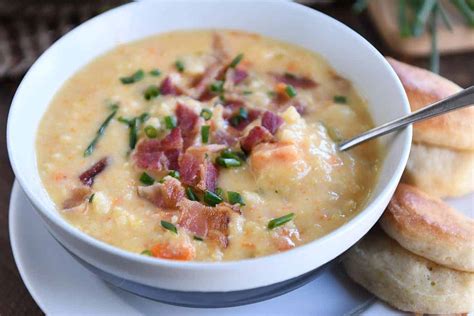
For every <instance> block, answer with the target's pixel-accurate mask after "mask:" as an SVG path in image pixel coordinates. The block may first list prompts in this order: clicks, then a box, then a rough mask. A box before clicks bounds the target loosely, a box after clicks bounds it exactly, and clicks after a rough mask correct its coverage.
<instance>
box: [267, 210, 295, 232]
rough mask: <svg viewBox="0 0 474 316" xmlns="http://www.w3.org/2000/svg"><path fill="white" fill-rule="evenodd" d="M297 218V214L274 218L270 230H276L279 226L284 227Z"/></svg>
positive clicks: (269, 224)
mask: <svg viewBox="0 0 474 316" xmlns="http://www.w3.org/2000/svg"><path fill="white" fill-rule="evenodd" d="M294 217H295V213H290V214H286V215H284V216H282V217H278V218H274V219H272V220H271V221H269V222H268V226H267V227H268V229H274V228H276V227H278V226H281V225H284V224H286V223H288V222H289V221H291V220H292V219H293V218H294Z"/></svg>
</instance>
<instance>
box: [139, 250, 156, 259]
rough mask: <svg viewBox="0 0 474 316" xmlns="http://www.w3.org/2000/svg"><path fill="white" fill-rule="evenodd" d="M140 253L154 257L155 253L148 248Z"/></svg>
mask: <svg viewBox="0 0 474 316" xmlns="http://www.w3.org/2000/svg"><path fill="white" fill-rule="evenodd" d="M140 254H141V255H144V256H150V257H153V254H152V253H151V251H150V250H148V249H145V250H143V251H142V252H140Z"/></svg>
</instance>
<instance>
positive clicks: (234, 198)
mask: <svg viewBox="0 0 474 316" xmlns="http://www.w3.org/2000/svg"><path fill="white" fill-rule="evenodd" d="M227 199H228V200H229V203H230V204H240V205H245V203H244V200H243V199H242V196H241V195H240V194H239V193H237V192H233V191H227Z"/></svg>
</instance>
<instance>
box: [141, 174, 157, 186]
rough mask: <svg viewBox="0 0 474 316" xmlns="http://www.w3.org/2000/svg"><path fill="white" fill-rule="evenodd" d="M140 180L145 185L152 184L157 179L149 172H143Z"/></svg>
mask: <svg viewBox="0 0 474 316" xmlns="http://www.w3.org/2000/svg"><path fill="white" fill-rule="evenodd" d="M140 182H141V183H143V184H144V185H152V184H153V183H155V179H153V178H152V177H151V176H150V175H149V174H148V173H146V172H143V173H142V174H141V176H140Z"/></svg>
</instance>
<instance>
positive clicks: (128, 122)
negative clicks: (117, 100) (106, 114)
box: [117, 116, 132, 125]
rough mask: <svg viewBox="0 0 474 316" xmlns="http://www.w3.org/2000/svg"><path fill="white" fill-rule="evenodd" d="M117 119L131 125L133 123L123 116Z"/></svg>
mask: <svg viewBox="0 0 474 316" xmlns="http://www.w3.org/2000/svg"><path fill="white" fill-rule="evenodd" d="M117 121H119V122H120V123H124V124H127V125H130V124H132V121H131V120H129V119H127V118H125V117H123V116H119V118H118V119H117Z"/></svg>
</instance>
